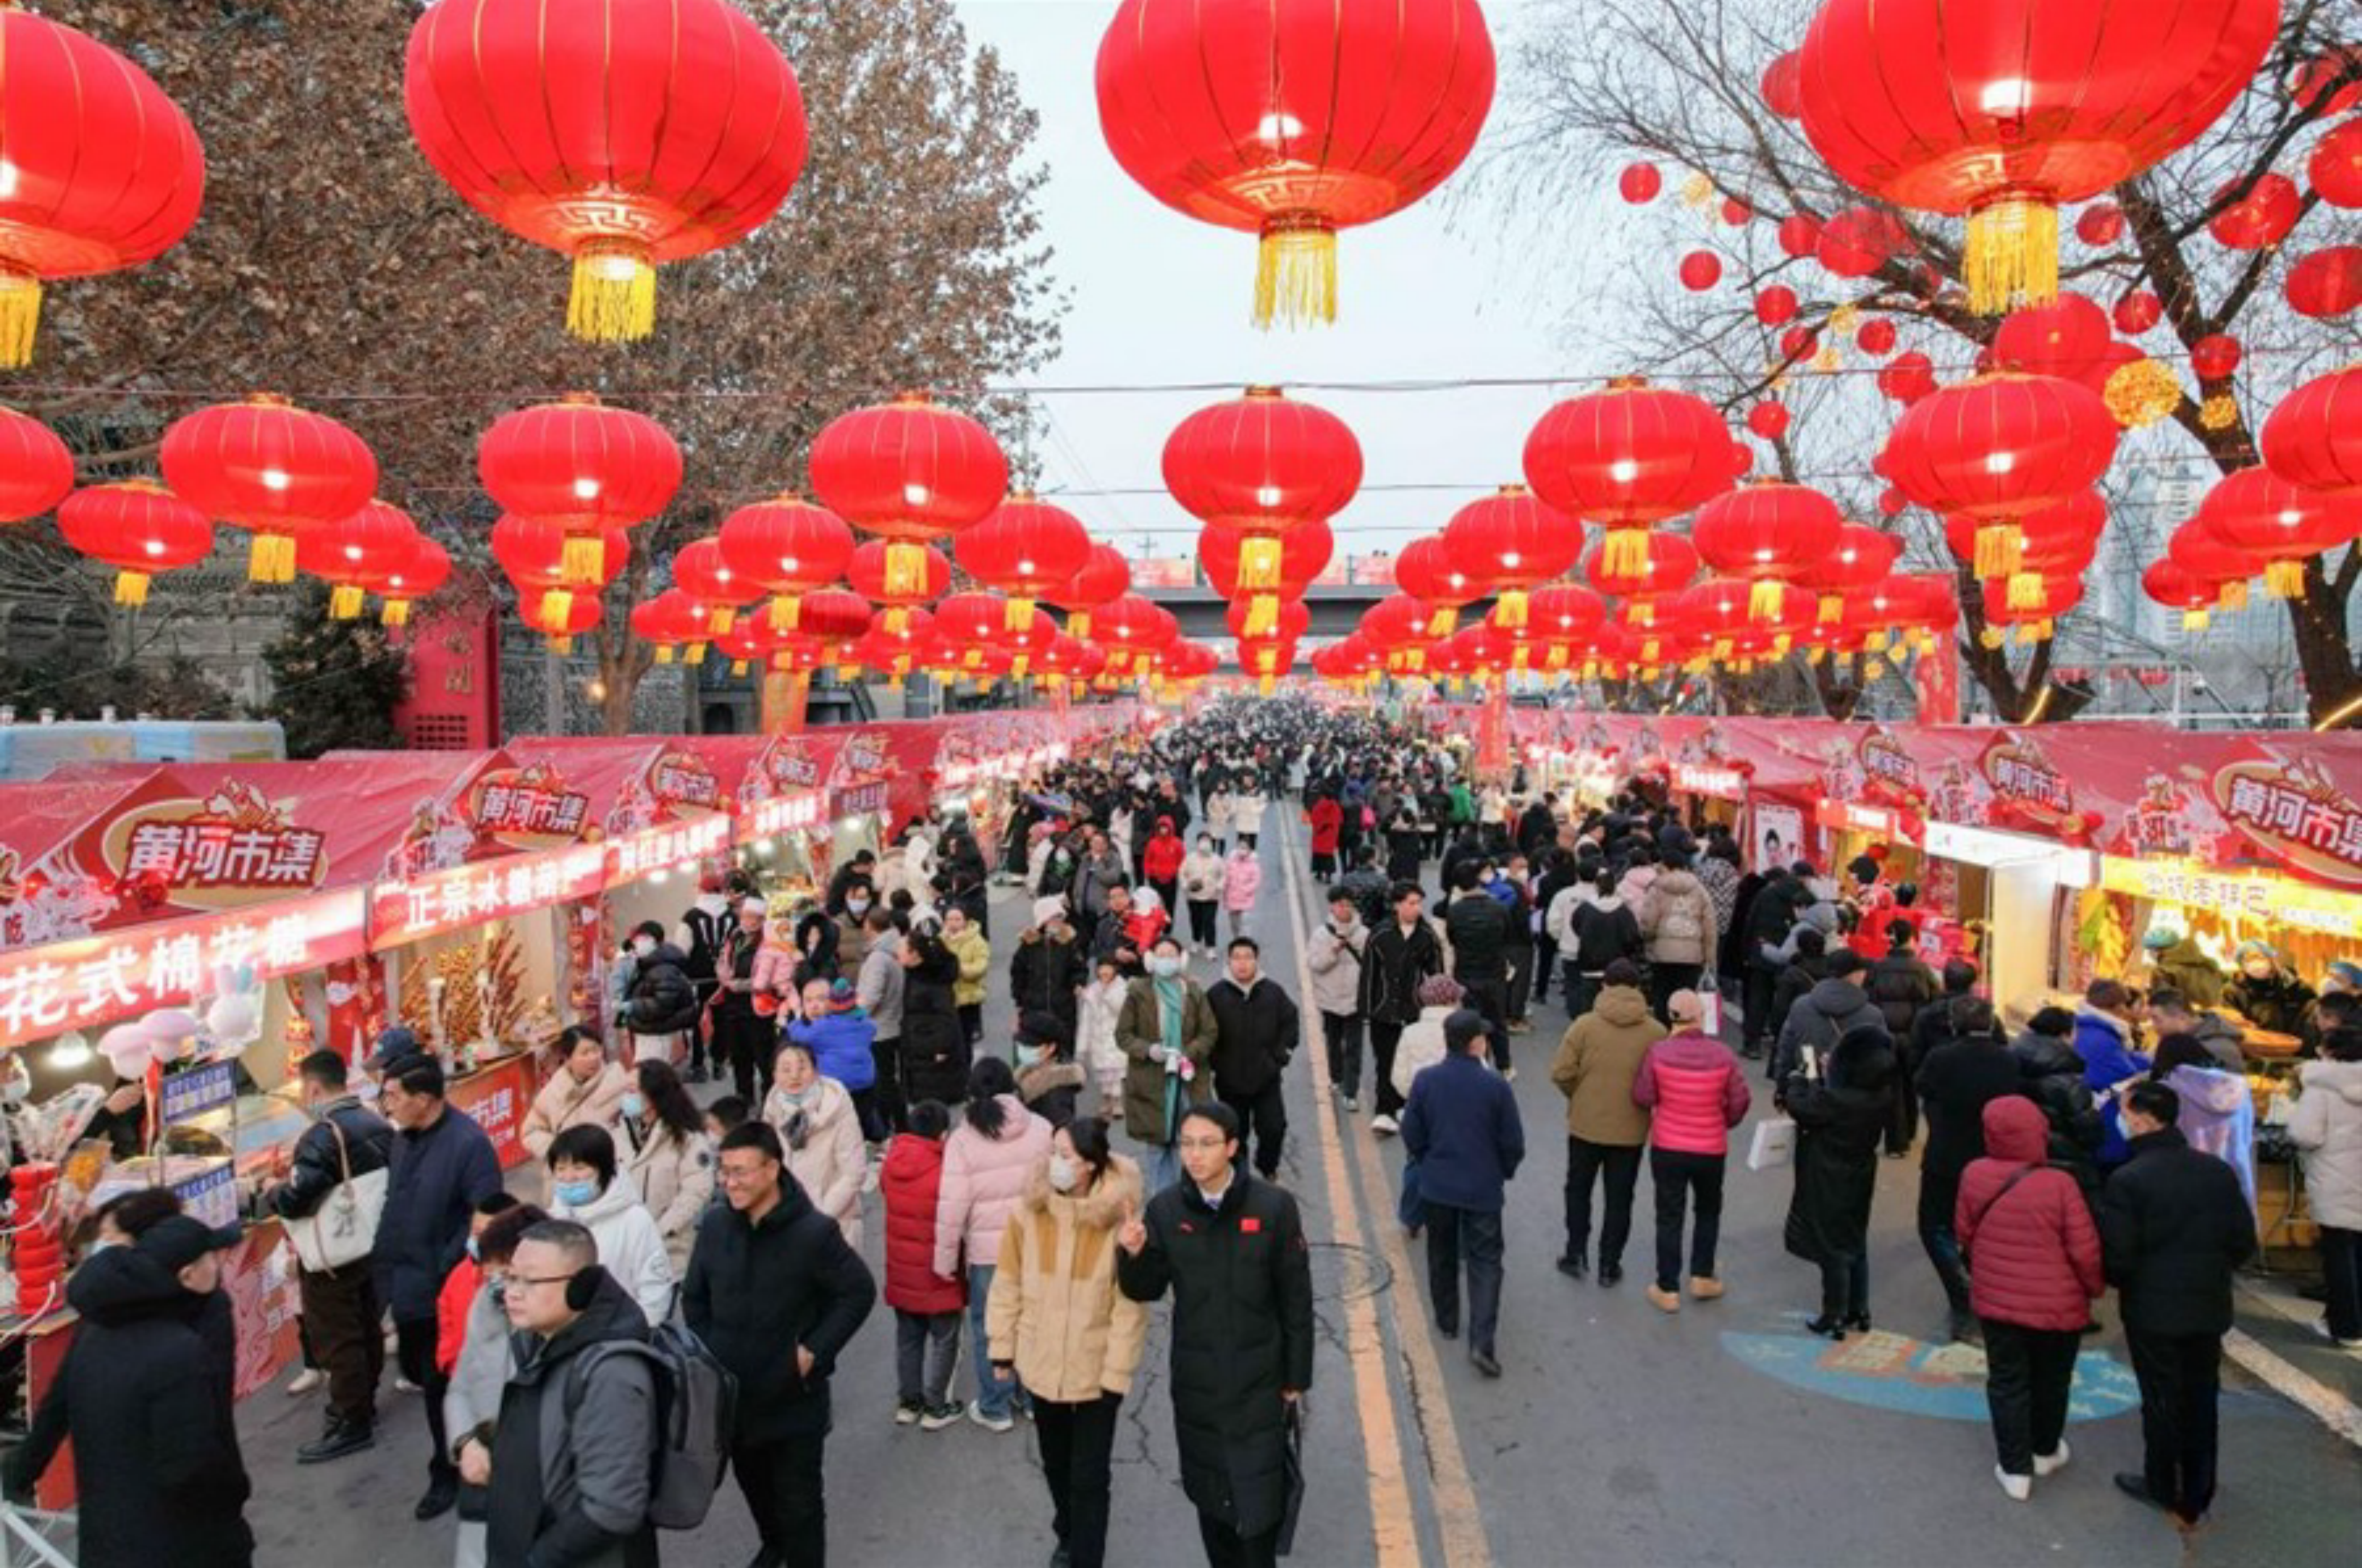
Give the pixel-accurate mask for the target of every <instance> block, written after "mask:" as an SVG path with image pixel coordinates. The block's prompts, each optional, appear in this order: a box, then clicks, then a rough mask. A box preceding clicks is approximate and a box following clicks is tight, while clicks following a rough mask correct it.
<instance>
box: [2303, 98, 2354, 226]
mask: <svg viewBox="0 0 2362 1568" xmlns="http://www.w3.org/2000/svg"><path fill="white" fill-rule="evenodd" d="M2304 173H2305V178H2306V179H2308V180H2310V181H2312V188H2313V191H2314V192H2315V193H2317V194H2318V195H2319V196H2320V197H2321V199H2322V200H2323V201H2324V202H2327V203H2328V204H2330V205H2331V206H2333V207H2362V119H2352V120H2348V121H2346V122H2345V124H2344V125H2342V126H2339V127H2336V128H2335V129H2334V130H2332V131H2331V132H2330V133H2329V134H2328V135H2327V136H2325V137H2323V138H2321V144H2320V145H2319V146H2317V147H2315V148H2314V149H2312V158H2311V159H2310V160H2307V161H2306V163H2305V166H2304Z"/></svg>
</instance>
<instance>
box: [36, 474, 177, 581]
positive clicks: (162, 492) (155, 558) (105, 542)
mask: <svg viewBox="0 0 2362 1568" xmlns="http://www.w3.org/2000/svg"><path fill="white" fill-rule="evenodd" d="M58 532H59V533H61V534H62V535H63V536H65V541H66V543H67V544H69V545H71V546H72V547H74V548H75V549H77V550H80V551H81V552H82V553H83V555H86V556H88V557H89V558H91V559H93V560H94V561H100V562H103V563H105V565H107V566H111V567H113V568H115V569H116V575H115V602H116V603H117V604H124V605H130V606H134V607H137V606H138V605H141V604H145V603H147V602H148V581H149V579H150V578H152V577H153V576H154V575H155V574H156V573H158V572H160V571H172V570H176V569H179V568H182V567H191V566H194V565H196V564H197V563H198V562H199V561H201V560H204V558H206V557H207V556H209V555H211V554H212V553H213V548H214V528H213V525H212V524H211V523H208V522H207V521H205V514H204V513H203V512H200V511H198V510H197V509H196V508H195V507H193V506H192V505H190V504H189V503H188V502H185V501H182V499H181V498H180V497H179V496H177V495H174V494H173V493H172V492H171V491H169V490H166V489H165V488H164V487H163V486H162V485H160V484H158V483H156V482H155V481H154V480H122V481H120V482H118V483H115V484H94V485H92V486H91V487H90V488H89V489H87V490H78V491H74V492H73V493H72V495H69V496H67V497H66V498H65V499H64V500H63V501H61V502H59V503H58Z"/></svg>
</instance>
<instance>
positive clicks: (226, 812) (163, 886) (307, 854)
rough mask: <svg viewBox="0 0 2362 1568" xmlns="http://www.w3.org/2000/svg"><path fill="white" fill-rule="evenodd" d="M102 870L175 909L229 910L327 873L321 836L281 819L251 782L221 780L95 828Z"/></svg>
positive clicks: (298, 888)
mask: <svg viewBox="0 0 2362 1568" xmlns="http://www.w3.org/2000/svg"><path fill="white" fill-rule="evenodd" d="M95 831H96V836H97V841H98V842H97V845H96V846H95V847H96V849H97V852H98V853H97V858H98V860H99V862H100V864H102V865H104V866H105V867H106V870H107V872H108V874H109V875H111V876H113V877H115V878H118V879H120V880H122V881H125V882H128V883H131V884H133V885H135V886H144V887H148V888H152V889H155V890H156V892H157V893H158V894H159V895H160V898H161V900H162V901H163V902H166V903H170V904H171V905H173V906H175V907H177V908H180V909H186V910H215V909H236V908H238V907H240V906H243V905H247V904H254V903H261V902H265V901H268V900H276V899H283V898H285V897H286V896H287V895H288V894H290V893H307V892H310V891H311V890H312V889H315V888H317V887H318V886H319V885H320V884H321V882H322V881H324V880H325V879H326V877H327V874H328V856H327V854H326V844H327V835H326V834H324V833H322V832H320V831H319V830H318V829H316V828H310V827H302V826H298V825H297V824H296V823H292V822H290V821H289V820H288V818H287V812H286V810H285V808H284V807H283V806H281V805H279V804H277V803H274V802H272V801H269V800H266V799H264V798H263V795H262V792H261V791H260V790H258V789H256V788H255V787H254V786H253V785H251V784H248V783H244V782H242V781H239V780H235V779H232V780H227V781H226V782H225V783H224V784H223V785H222V787H221V788H220V789H218V790H215V791H213V792H212V793H211V794H210V795H208V796H206V797H205V798H204V799H203V800H188V799H168V800H162V801H149V802H147V803H146V804H143V805H139V806H135V807H133V808H132V809H131V810H129V811H127V812H123V813H122V814H121V815H119V816H116V817H115V818H113V819H111V820H110V821H108V822H106V823H103V824H101V825H100V826H99V827H98V828H97V829H96V830H95Z"/></svg>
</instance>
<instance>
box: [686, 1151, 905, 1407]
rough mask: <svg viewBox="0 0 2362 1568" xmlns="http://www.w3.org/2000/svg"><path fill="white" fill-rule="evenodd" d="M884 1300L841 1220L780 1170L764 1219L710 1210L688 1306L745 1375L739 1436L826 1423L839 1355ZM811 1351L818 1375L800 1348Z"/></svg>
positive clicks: (693, 1257) (720, 1356) (695, 1327)
mask: <svg viewBox="0 0 2362 1568" xmlns="http://www.w3.org/2000/svg"><path fill="white" fill-rule="evenodd" d="M876 1306H877V1280H876V1279H874V1278H873V1277H871V1275H870V1273H869V1265H868V1264H865V1263H863V1262H862V1261H861V1254H860V1253H856V1252H855V1251H854V1250H853V1249H852V1248H851V1247H849V1246H847V1245H846V1244H845V1242H844V1231H842V1230H840V1229H838V1227H837V1223H836V1221H835V1220H832V1219H830V1218H829V1217H828V1216H827V1215H825V1214H822V1212H821V1211H820V1210H819V1209H814V1208H813V1207H812V1202H811V1198H808V1197H806V1196H805V1194H804V1189H803V1187H801V1186H800V1185H799V1184H798V1183H797V1181H796V1178H795V1177H794V1176H789V1175H788V1174H787V1173H786V1172H784V1171H782V1172H781V1173H780V1174H779V1201H778V1204H777V1205H776V1206H775V1207H773V1209H771V1211H770V1212H769V1213H768V1214H766V1215H764V1216H763V1218H762V1220H761V1222H760V1223H759V1224H756V1223H749V1222H748V1220H747V1219H746V1217H745V1215H744V1214H741V1213H740V1212H739V1211H738V1210H737V1209H733V1208H730V1207H729V1206H728V1205H726V1204H725V1205H723V1207H721V1208H718V1209H709V1210H707V1212H706V1216H705V1218H704V1220H702V1221H701V1222H700V1223H699V1225H698V1228H697V1245H696V1247H695V1248H694V1249H693V1250H692V1251H691V1252H690V1254H689V1280H688V1283H687V1284H686V1285H684V1286H682V1287H681V1293H680V1310H681V1316H682V1317H683V1319H685V1320H687V1321H688V1323H689V1326H690V1331H693V1332H694V1333H695V1334H696V1335H697V1337H698V1338H699V1339H701V1340H703V1341H704V1342H705V1344H706V1348H707V1349H709V1350H711V1351H712V1353H713V1354H714V1357H715V1358H716V1359H717V1360H719V1361H720V1362H721V1363H722V1364H723V1365H724V1366H726V1367H728V1368H729V1369H730V1373H731V1375H732V1376H734V1377H735V1378H737V1379H738V1441H741V1442H758V1443H759V1442H778V1441H780V1440H782V1439H784V1438H791V1437H818V1436H820V1435H821V1434H822V1433H823V1432H825V1431H827V1430H828V1413H829V1412H828V1380H829V1377H830V1375H832V1374H833V1373H834V1372H835V1371H836V1358H837V1356H838V1355H839V1354H840V1353H843V1352H844V1347H845V1346H846V1345H848V1344H850V1343H851V1342H853V1336H854V1334H855V1332H857V1331H859V1330H860V1328H861V1325H862V1323H863V1322H864V1321H866V1320H867V1319H868V1317H869V1313H870V1309H872V1308H874V1307H876ZM799 1345H800V1346H802V1347H803V1348H804V1349H806V1350H808V1351H810V1352H811V1353H812V1370H811V1376H810V1377H806V1376H805V1375H803V1374H802V1373H801V1372H800V1371H798V1370H797V1367H796V1347H797V1346H799Z"/></svg>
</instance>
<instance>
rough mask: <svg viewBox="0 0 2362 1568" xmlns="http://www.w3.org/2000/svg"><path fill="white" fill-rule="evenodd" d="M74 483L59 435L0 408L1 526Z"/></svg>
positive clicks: (40, 509) (45, 506)
mask: <svg viewBox="0 0 2362 1568" xmlns="http://www.w3.org/2000/svg"><path fill="white" fill-rule="evenodd" d="M8 15H10V13H7V12H0V17H6V16H8ZM73 481H74V461H73V454H72V452H70V451H68V450H67V449H66V444H65V443H64V442H63V441H61V440H59V439H58V435H57V432H56V431H54V430H52V429H50V427H49V426H48V425H44V424H42V423H41V422H40V421H39V420H38V419H35V418H34V417H33V416H32V415H31V414H19V413H17V411H16V410H15V409H13V408H0V523H22V522H23V521H24V520H25V519H26V518H28V517H39V515H40V514H41V513H44V512H47V511H48V510H50V508H51V507H53V506H55V505H56V504H57V503H58V502H61V501H63V500H64V499H65V498H66V492H67V491H70V490H72V489H73Z"/></svg>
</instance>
